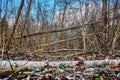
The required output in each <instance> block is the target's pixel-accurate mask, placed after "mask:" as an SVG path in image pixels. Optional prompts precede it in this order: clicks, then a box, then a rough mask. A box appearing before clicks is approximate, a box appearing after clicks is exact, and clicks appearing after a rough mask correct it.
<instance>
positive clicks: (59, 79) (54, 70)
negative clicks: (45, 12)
mask: <svg viewBox="0 0 120 80" xmlns="http://www.w3.org/2000/svg"><path fill="white" fill-rule="evenodd" d="M8 56H9V58H10V59H11V60H13V61H16V60H17V61H18V60H26V61H44V60H48V61H51V62H52V61H79V62H78V63H77V64H76V65H75V66H73V67H70V66H66V65H64V64H62V63H61V64H59V65H58V66H57V67H51V66H49V65H47V66H44V67H39V68H34V69H28V68H26V67H24V66H22V67H18V66H15V65H12V66H13V67H14V68H11V69H9V70H0V79H5V80H120V63H119V64H116V63H115V62H111V63H109V64H106V63H103V64H101V65H93V66H90V67H85V65H84V61H91V60H93V61H94V60H99V61H100V60H105V59H114V60H120V52H119V51H117V52H114V53H100V54H99V53H97V52H95V51H90V52H84V53H83V52H75V53H70V52H62V53H46V52H44V53H39V51H38V50H34V51H29V50H28V51H27V50H19V51H17V53H16V54H13V55H12V54H8ZM4 60H8V58H7V57H5V58H4ZM71 64H72V63H71Z"/></svg>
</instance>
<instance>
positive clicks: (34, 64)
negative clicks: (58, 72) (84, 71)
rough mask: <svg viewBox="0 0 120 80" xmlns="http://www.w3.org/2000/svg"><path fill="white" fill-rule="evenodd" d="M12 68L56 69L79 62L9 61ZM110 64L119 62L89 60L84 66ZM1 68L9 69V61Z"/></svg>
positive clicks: (119, 61)
mask: <svg viewBox="0 0 120 80" xmlns="http://www.w3.org/2000/svg"><path fill="white" fill-rule="evenodd" d="M10 62H11V64H12V66H13V67H14V66H17V67H26V68H29V69H33V68H40V67H44V66H51V67H56V66H59V65H60V64H64V65H65V66H67V67H74V66H76V65H77V64H79V62H80V61H22V60H21V61H10ZM112 62H114V63H116V64H120V60H114V59H105V60H90V61H84V64H83V65H84V66H85V67H86V68H87V67H94V66H99V65H103V64H107V65H109V64H111V63H112ZM1 68H2V69H10V64H9V61H2V63H1Z"/></svg>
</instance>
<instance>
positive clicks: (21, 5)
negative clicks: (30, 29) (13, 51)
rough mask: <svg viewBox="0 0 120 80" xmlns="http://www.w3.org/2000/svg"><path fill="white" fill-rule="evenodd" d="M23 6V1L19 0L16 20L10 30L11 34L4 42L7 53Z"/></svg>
mask: <svg viewBox="0 0 120 80" xmlns="http://www.w3.org/2000/svg"><path fill="white" fill-rule="evenodd" d="M23 4H24V0H21V4H20V6H19V9H18V13H17V16H16V19H15V23H14V24H13V30H12V32H11V34H10V36H9V37H8V39H7V42H6V46H5V47H6V49H7V50H6V51H8V49H9V44H10V41H11V38H12V37H13V34H14V32H15V29H16V26H17V23H18V20H19V16H20V14H21V11H22V7H23Z"/></svg>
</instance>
